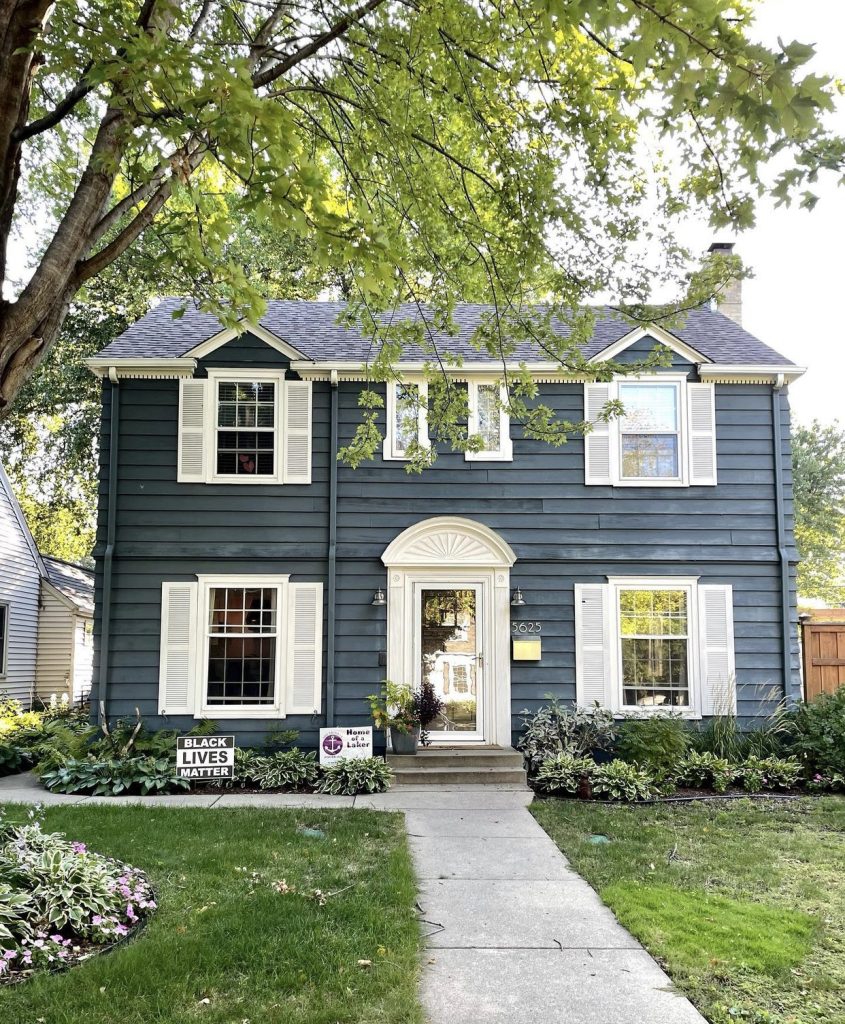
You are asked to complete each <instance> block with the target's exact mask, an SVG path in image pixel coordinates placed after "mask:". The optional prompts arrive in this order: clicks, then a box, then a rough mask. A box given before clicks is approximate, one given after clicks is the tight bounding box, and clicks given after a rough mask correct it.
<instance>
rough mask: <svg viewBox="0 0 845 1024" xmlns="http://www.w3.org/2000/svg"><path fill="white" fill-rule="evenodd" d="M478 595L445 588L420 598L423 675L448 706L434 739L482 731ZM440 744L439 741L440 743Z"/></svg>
mask: <svg viewBox="0 0 845 1024" xmlns="http://www.w3.org/2000/svg"><path fill="white" fill-rule="evenodd" d="M476 621H477V609H476V592H475V590H470V589H467V590H457V589H453V588H443V589H437V590H422V591H421V592H420V652H421V659H422V663H421V666H420V675H421V678H422V679H423V680H425V679H428V680H429V681H430V682H431V684H432V685H433V687H434V691H435V693H437V695H438V696H439V697H440V699H441V700H442V701H443V704H444V707H443V711H442V712H441V713H440V715H438V717H437V718H436V719H435V720H434V721H433V722H432V723H431V725H429V726H428V731H429V732H431V733H438V732H474V731H475V730H476V729H477V728H478V700H479V697H480V696H481V695H480V694H479V692H478V681H479V675H478V668H479V666H478V642H477V635H476ZM435 738H436V737H435Z"/></svg>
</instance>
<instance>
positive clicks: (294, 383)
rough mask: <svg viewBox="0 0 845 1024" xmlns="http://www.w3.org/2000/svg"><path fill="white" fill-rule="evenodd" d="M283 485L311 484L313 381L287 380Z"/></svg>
mask: <svg viewBox="0 0 845 1024" xmlns="http://www.w3.org/2000/svg"><path fill="white" fill-rule="evenodd" d="M283 482H284V483H286V484H310V483H311V382H310V381H307V380H286V381H285V436H284V474H283Z"/></svg>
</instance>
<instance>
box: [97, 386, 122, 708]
mask: <svg viewBox="0 0 845 1024" xmlns="http://www.w3.org/2000/svg"><path fill="white" fill-rule="evenodd" d="M109 380H110V381H111V392H110V398H111V401H110V403H109V404H110V416H111V420H110V422H109V487H108V492H107V496H106V550H105V552H104V553H103V614H102V616H101V618H100V665H99V672H98V675H97V697H98V699H99V706H100V721H101V722H102V721H108V679H109V634H110V632H111V576H112V559H113V557H114V537H115V526H116V522H117V456H118V436H119V430H118V427H119V420H120V382H119V380H118V376H117V370H116V369H115V368H114V367H113V366H110V367H109Z"/></svg>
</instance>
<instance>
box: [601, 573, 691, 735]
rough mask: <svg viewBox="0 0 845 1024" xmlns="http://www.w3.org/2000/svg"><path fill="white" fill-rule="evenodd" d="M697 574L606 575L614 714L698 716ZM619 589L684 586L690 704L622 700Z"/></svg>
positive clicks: (681, 587) (633, 716)
mask: <svg viewBox="0 0 845 1024" xmlns="http://www.w3.org/2000/svg"><path fill="white" fill-rule="evenodd" d="M699 579H700V577H699V576H608V577H607V582H608V584H609V587H610V600H609V601H608V609H607V614H608V619H609V622H608V629H609V635H610V637H611V640H612V643H613V655H612V657H611V659H610V674H611V711H612V712H613V714H614V716H615V717H617V718H644V717H649V716H651V715H665V714H666V713H667V712H669V711H671V712H673V713H674V714H677V715H678V716H679V717H681V718H685V719H690V720H698V719H700V718H701V707H702V694H701V674H702V673H701V653H700V651H699V641H698V635H699V608H698V584H699ZM622 590H683V591H685V592H686V594H687V679H688V681H689V695H690V704H689V707H688V708H684V709H681V708H674V707H669V708H667V707H664V706H662V705H655V706H654V707H632V706H629V705H626V704H624V703H623V701H622V682H623V680H622V632H621V629H620V622H619V594H620V591H622Z"/></svg>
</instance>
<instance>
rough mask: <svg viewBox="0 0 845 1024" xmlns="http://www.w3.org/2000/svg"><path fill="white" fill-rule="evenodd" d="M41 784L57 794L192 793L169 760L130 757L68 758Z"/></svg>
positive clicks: (45, 776)
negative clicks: (183, 791) (185, 791)
mask: <svg viewBox="0 0 845 1024" xmlns="http://www.w3.org/2000/svg"><path fill="white" fill-rule="evenodd" d="M41 781H42V783H43V784H44V785H45V786H46V787H47V789H49V790H51V791H52V792H54V793H91V794H92V795H94V796H117V795H118V794H120V793H141V794H144V795H146V794H148V793H167V792H172V791H173V790H179V789H190V783H189V782H188V781H187V779H180V778H179V777H178V775H177V774H176V767H175V765H174V764H173V762H172V761H171V760H170V759H169V758H166V757H129V758H123V759H117V758H108V759H106V760H97V759H95V758H94V757H86V758H69V759H67V760H65V761H64V763H63V764H61V765H59V766H58V767H56V768H51V769H49V770H48V771H45V772H44V773H43V774H42V775H41Z"/></svg>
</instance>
